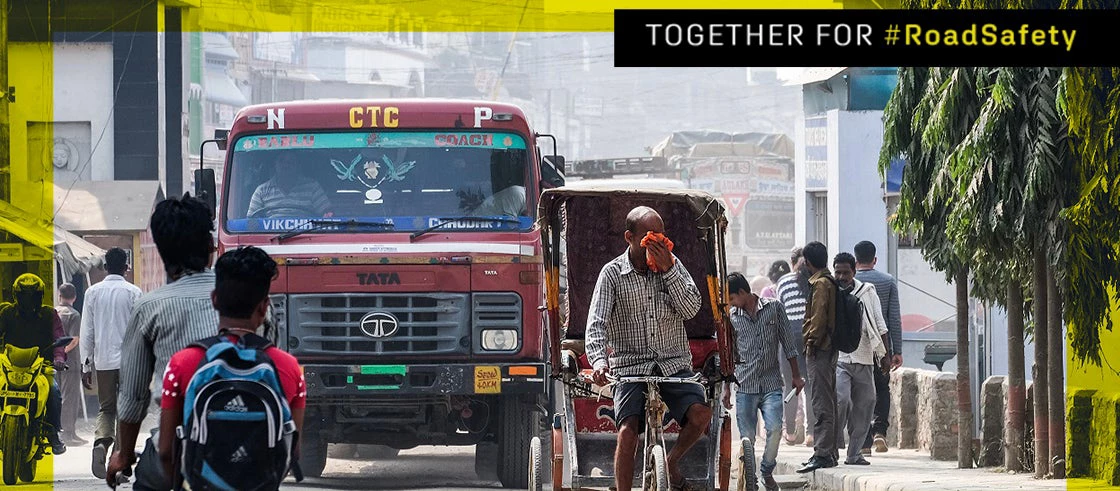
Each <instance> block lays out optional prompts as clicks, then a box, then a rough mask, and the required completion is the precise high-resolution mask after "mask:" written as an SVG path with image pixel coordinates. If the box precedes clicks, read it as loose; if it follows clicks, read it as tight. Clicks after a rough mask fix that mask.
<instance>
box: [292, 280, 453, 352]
mask: <svg viewBox="0 0 1120 491" xmlns="http://www.w3.org/2000/svg"><path fill="white" fill-rule="evenodd" d="M468 302H469V296H468V295H467V294H454V293H434V294H420V295H417V294H330V295H292V296H291V302H290V304H289V313H290V315H291V317H292V318H291V319H289V326H288V328H289V333H290V335H291V336H292V337H293V338H295V339H296V340H298V345H297V346H292V345H291V343H289V347H288V348H289V351H290V352H291V353H292V354H295V355H300V354H307V355H316V354H329V355H346V354H355V355H357V354H363V355H368V354H409V355H432V354H448V353H466V352H467V350H468V349H469V344H468V343H467V342H466V340H467V337H468V336H469V331H468V329H469V327H470V304H469V303H468ZM370 312H387V313H390V314H393V316H395V317H396V318H397V320H398V321H399V328H398V330H397V332H396V334H394V335H392V336H389V337H385V338H379V339H377V338H371V337H370V336H368V335H366V334H365V333H363V332H362V329H361V320H362V318H363V317H365V316H366V314H369V313H370Z"/></svg>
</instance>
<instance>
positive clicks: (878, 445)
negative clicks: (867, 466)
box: [875, 435, 887, 453]
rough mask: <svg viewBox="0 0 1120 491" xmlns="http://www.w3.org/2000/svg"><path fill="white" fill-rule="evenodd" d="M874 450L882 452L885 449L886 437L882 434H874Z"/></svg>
mask: <svg viewBox="0 0 1120 491" xmlns="http://www.w3.org/2000/svg"><path fill="white" fill-rule="evenodd" d="M875 451H876V452H879V453H883V452H886V451H887V437H886V436H883V435H875Z"/></svg>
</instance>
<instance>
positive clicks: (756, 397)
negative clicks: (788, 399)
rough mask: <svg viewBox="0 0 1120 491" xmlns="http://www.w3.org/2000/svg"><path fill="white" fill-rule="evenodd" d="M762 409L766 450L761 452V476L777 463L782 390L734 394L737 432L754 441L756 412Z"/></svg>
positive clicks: (766, 473) (769, 474)
mask: <svg viewBox="0 0 1120 491" xmlns="http://www.w3.org/2000/svg"><path fill="white" fill-rule="evenodd" d="M760 410H761V411H762V424H763V425H764V426H765V427H766V450H765V451H763V453H762V463H761V464H760V465H759V467H758V470H759V471H760V472H761V473H762V476H763V477H766V476H771V475H773V473H774V467H776V466H777V465H778V444H779V443H780V442H781V439H782V412H783V409H782V391H781V390H775V391H771V392H767V393H765V394H747V393H745V392H738V393H736V394H735V420H736V421H737V422H738V423H739V434H740V435H741V436H742V437H744V438H750V439H751V443H752V444H753V443H754V441H755V432H756V429H757V428H758V412H759V411H760Z"/></svg>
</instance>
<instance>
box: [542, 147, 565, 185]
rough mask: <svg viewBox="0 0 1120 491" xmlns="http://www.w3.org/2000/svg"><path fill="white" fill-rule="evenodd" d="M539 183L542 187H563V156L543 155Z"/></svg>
mask: <svg viewBox="0 0 1120 491" xmlns="http://www.w3.org/2000/svg"><path fill="white" fill-rule="evenodd" d="M541 181H542V184H543V185H544V187H552V188H558V187H561V186H563V185H564V182H565V179H564V156H563V155H545V156H544V158H543V159H541Z"/></svg>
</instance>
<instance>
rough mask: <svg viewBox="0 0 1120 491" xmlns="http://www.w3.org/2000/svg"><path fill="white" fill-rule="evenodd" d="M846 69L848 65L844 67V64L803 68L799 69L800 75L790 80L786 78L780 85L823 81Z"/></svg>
mask: <svg viewBox="0 0 1120 491" xmlns="http://www.w3.org/2000/svg"><path fill="white" fill-rule="evenodd" d="M847 69H848V67H846V66H825V67H813V68H805V69H802V70H801V75H799V76H797V77H794V78H792V79H790V80H786V81H785V82H784V83H782V85H786V86H789V85H805V84H811V83H814V82H823V81H825V80H828V79H830V78H832V77H835V76H837V75H839V74H841V73H843V72H844V70H847Z"/></svg>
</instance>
